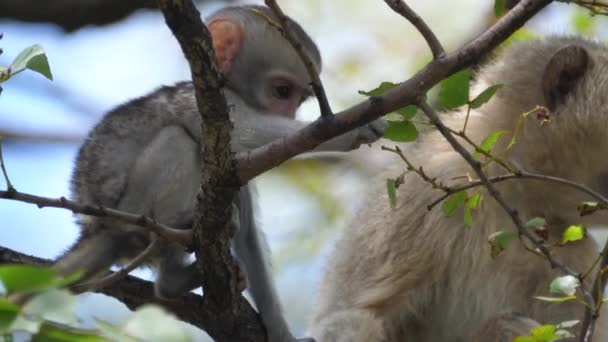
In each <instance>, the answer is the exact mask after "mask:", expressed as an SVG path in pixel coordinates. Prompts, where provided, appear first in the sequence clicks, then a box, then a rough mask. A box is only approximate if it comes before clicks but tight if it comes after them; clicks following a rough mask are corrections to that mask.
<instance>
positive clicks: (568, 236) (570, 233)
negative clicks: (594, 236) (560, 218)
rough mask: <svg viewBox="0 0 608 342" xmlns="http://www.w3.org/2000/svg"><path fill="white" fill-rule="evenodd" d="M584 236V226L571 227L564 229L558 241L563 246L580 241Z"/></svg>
mask: <svg viewBox="0 0 608 342" xmlns="http://www.w3.org/2000/svg"><path fill="white" fill-rule="evenodd" d="M586 234H587V230H586V229H585V227H584V226H579V225H571V226H570V227H568V228H566V230H565V231H564V233H563V234H562V240H561V241H560V243H561V244H562V245H563V244H565V243H568V242H574V241H578V240H582V239H583V238H584V237H585V235H586Z"/></svg>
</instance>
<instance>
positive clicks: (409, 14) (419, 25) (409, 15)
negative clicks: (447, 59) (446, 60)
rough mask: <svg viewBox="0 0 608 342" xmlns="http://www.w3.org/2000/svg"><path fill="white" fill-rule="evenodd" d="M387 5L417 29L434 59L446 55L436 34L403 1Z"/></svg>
mask: <svg viewBox="0 0 608 342" xmlns="http://www.w3.org/2000/svg"><path fill="white" fill-rule="evenodd" d="M384 2H386V4H387V5H388V6H389V7H390V8H391V9H392V10H393V11H395V12H397V13H399V14H400V15H401V16H403V17H404V18H405V19H407V20H408V21H409V22H410V23H412V25H414V27H416V29H417V30H418V32H420V34H421V35H422V37H423V38H424V40H426V43H427V44H428V46H429V48H430V49H431V52H432V53H433V59H439V58H441V57H443V56H444V55H445V50H444V49H443V46H442V45H441V43H440V42H439V39H437V36H435V33H434V32H433V31H432V30H431V29H430V28H429V27H428V25H427V24H426V23H425V22H424V20H422V18H420V16H418V14H416V12H414V10H412V9H411V8H410V7H409V6H408V5H407V4H406V3H405V1H403V0H384Z"/></svg>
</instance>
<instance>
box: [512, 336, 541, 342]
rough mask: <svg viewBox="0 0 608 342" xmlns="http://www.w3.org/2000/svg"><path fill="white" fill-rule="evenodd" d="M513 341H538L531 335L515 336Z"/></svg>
mask: <svg viewBox="0 0 608 342" xmlns="http://www.w3.org/2000/svg"><path fill="white" fill-rule="evenodd" d="M513 342H538V341H537V340H536V339H535V338H534V337H532V336H517V337H516V338H515V339H514V340H513Z"/></svg>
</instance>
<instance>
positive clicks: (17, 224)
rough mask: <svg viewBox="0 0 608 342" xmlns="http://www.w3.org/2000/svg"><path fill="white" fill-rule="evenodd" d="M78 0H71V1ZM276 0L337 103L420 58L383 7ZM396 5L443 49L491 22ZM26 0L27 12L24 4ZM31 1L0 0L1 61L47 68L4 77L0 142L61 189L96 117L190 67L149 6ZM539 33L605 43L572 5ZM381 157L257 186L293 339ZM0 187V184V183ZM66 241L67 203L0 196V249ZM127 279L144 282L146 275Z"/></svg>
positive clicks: (58, 247)
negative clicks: (120, 9)
mask: <svg viewBox="0 0 608 342" xmlns="http://www.w3.org/2000/svg"><path fill="white" fill-rule="evenodd" d="M53 2H54V1H46V2H44V3H45V5H44V6H46V7H48V6H52V3H53ZM97 2H99V1H97ZM108 2H109V3H110V2H113V1H110V0H108ZM57 3H58V4H60V3H69V1H67V2H63V1H57ZM74 3H78V1H74ZM86 3H87V1H81V5H82V4H86ZM229 3H230V4H238V3H262V1H246V2H245V1H230V2H229ZM279 3H280V5H281V6H282V8H283V10H284V11H285V12H286V13H287V14H289V15H290V16H292V17H293V18H294V19H296V20H297V21H298V22H300V23H301V24H302V26H303V27H304V28H305V29H306V30H307V31H308V32H309V33H310V34H311V35H312V37H313V38H314V39H315V40H316V42H317V43H318V45H319V47H320V50H321V52H322V55H323V60H324V68H323V74H322V77H321V78H322V81H323V82H324V84H325V86H326V90H327V93H328V96H329V99H330V101H331V104H332V107H333V108H334V110H336V111H338V110H341V109H345V108H347V107H349V106H351V105H353V104H355V103H356V102H358V101H361V100H363V99H364V98H363V97H362V96H361V95H359V94H358V93H357V91H358V90H369V89H372V88H375V87H376V86H377V85H378V84H379V83H380V82H382V81H393V82H399V81H403V80H405V79H407V78H408V77H409V76H411V75H412V74H413V73H415V71H416V70H418V69H419V68H420V67H421V66H423V65H424V63H425V62H427V61H428V60H429V59H430V52H429V50H428V48H427V46H426V44H425V43H424V40H423V39H422V38H421V37H420V35H419V34H418V33H417V32H416V31H415V30H414V29H413V28H412V27H411V26H410V25H409V24H408V23H407V22H406V21H405V20H404V19H403V18H401V17H400V16H398V15H396V14H395V13H393V12H392V11H391V10H390V9H389V8H388V6H386V4H384V3H383V2H382V1H350V0H332V1H324V0H308V1H301V0H282V1H280V2H279ZM408 3H409V4H410V5H411V6H412V7H413V8H414V9H415V10H416V11H417V12H418V13H419V14H420V15H421V16H422V17H423V18H424V19H425V20H426V21H427V22H428V24H429V25H430V27H431V28H432V29H433V30H434V31H435V32H436V34H437V36H438V37H439V39H440V40H441V41H442V42H443V43H444V44H445V46H446V48H447V49H448V50H453V49H455V48H457V47H459V46H460V45H461V44H463V43H465V42H467V41H469V40H470V39H472V38H473V37H474V36H475V35H476V34H477V33H479V32H481V31H482V30H483V29H484V28H486V27H488V26H489V25H491V24H492V23H493V20H494V16H493V8H492V7H493V3H494V1H491V0H452V1H449V2H446V1H438V0H435V1H428V0H427V1H422V0H418V1H409V2H408ZM447 4H449V5H447ZM28 5H29V6H32V8H31V9H28V8H27V7H26V6H28ZM39 5H40V4H39V3H38V2H37V1H21V2H20V1H14V0H0V32H3V33H4V38H3V39H2V40H0V47H1V48H2V49H3V50H4V53H3V54H2V55H1V56H0V65H8V64H10V62H11V61H12V60H13V58H14V57H15V56H16V55H17V54H18V53H19V52H20V51H21V50H22V49H23V48H25V47H27V46H30V45H32V44H40V45H42V46H43V48H44V49H45V51H46V54H47V56H48V59H49V63H50V66H51V70H52V72H53V76H54V80H53V81H52V82H51V81H48V80H47V79H45V78H44V77H42V76H41V75H39V74H36V73H32V72H26V73H23V74H21V75H19V76H17V77H15V78H14V79H11V80H10V81H9V82H7V83H5V84H3V87H4V91H3V93H2V95H1V96H0V135H1V136H3V137H4V142H3V145H2V146H3V151H4V159H5V163H6V165H7V169H8V173H9V175H10V177H11V181H12V183H13V184H14V186H15V187H16V188H17V189H18V190H20V191H23V192H30V193H34V194H37V195H42V196H50V197H59V196H67V195H69V178H70V172H71V168H72V165H73V160H74V157H75V154H76V152H77V149H78V146H79V144H80V143H81V142H82V140H83V139H84V138H85V136H86V134H87V132H88V131H89V130H90V129H91V128H92V126H93V125H94V124H95V123H96V122H97V121H98V120H99V119H100V118H101V117H102V115H103V114H104V113H105V112H107V111H108V110H110V109H112V108H113V107H115V106H117V105H118V104H120V103H122V102H125V101H128V100H130V99H132V98H134V97H138V96H141V95H144V94H146V93H148V92H150V91H152V90H154V89H155V88H157V87H159V86H161V85H167V84H173V83H175V82H177V81H180V80H185V79H189V69H188V66H187V63H186V62H185V60H184V58H183V56H182V53H181V50H180V48H179V46H178V45H177V43H176V41H175V39H174V38H173V36H172V34H171V32H170V31H169V29H168V28H167V27H166V26H165V23H164V20H163V18H162V15H161V14H160V13H159V12H158V11H156V10H153V9H142V10H136V11H133V12H132V13H130V14H128V15H126V16H125V17H124V18H123V19H120V20H117V21H115V22H112V23H109V24H105V25H101V26H91V25H89V26H83V27H80V26H79V25H78V24H74V21H76V22H77V21H78V18H77V16H78V15H79V14H78V12H77V11H74V10H64V12H61V10H60V7H57V8H56V9H55V10H56V15H57V18H59V19H58V20H57V21H58V22H63V23H64V24H63V25H62V26H63V27H62V26H60V25H57V24H55V23H26V22H24V21H21V20H24V19H27V20H30V21H31V20H35V17H36V14H37V13H38V12H37V11H48V9H40V8H36V7H38V6H39ZM198 5H199V9H200V11H201V13H202V14H203V16H206V15H207V14H209V13H210V12H211V11H213V10H214V9H217V8H218V7H220V6H223V5H226V2H219V1H199V2H198ZM40 6H42V5H40ZM11 9H12V10H11ZM17 9H20V10H21V11H22V12H19V11H18V10H17ZM47 13H51V12H47ZM53 13H55V12H53ZM15 18H17V19H15ZM63 19H65V20H63ZM65 28H67V30H66V29H65ZM549 33H578V34H583V35H587V36H591V37H596V38H598V39H603V38H604V37H605V36H606V34H607V33H608V25H606V19H604V18H601V17H598V18H594V19H591V18H590V17H589V15H588V13H587V12H585V11H584V10H582V9H580V8H577V7H575V6H568V5H564V4H558V3H556V4H553V5H551V6H549V7H548V8H547V9H546V10H545V11H544V12H543V13H542V14H541V15H539V16H538V17H536V18H535V19H534V20H533V21H531V22H530V23H529V24H528V25H527V26H526V28H525V29H524V30H523V31H521V32H520V33H519V36H520V37H527V36H532V35H545V34H549ZM317 109H318V107H317V104H316V102H315V101H314V100H310V101H308V102H307V103H305V104H304V105H303V108H302V109H301V110H300V113H299V118H300V119H302V120H313V119H314V118H315V117H316V116H317V115H318V110H317ZM390 158H392V156H391V155H388V154H387V153H382V152H380V151H379V150H378V149H377V148H376V149H374V150H371V149H370V148H369V147H367V146H364V147H363V148H362V149H361V150H359V151H357V152H355V153H352V154H349V155H348V156H341V155H329V156H319V157H318V158H300V159H298V160H296V161H294V162H291V163H288V164H286V165H285V166H283V167H281V168H279V169H277V170H273V171H271V172H268V173H267V174H265V175H263V176H261V177H259V178H258V179H257V180H256V183H257V185H258V192H259V194H260V201H259V203H260V205H259V210H258V217H259V221H260V223H261V227H262V228H263V229H264V230H265V231H266V234H267V236H268V239H269V242H270V246H271V249H272V251H273V262H274V266H275V274H276V279H277V283H278V287H279V290H280V295H281V298H282V301H283V303H284V306H285V310H286V313H287V315H288V319H289V321H290V324H291V325H292V328H293V329H294V330H295V331H296V332H297V334H298V335H301V334H303V333H304V329H305V326H306V321H307V318H308V315H309V312H310V309H311V307H312V305H314V298H315V293H316V290H317V287H318V284H319V281H320V276H321V274H322V270H323V265H324V263H325V262H324V258H325V256H326V255H327V254H328V252H329V251H330V250H331V244H332V241H333V239H335V237H336V235H337V233H338V232H339V231H340V229H341V228H342V227H343V226H344V225H345V224H347V222H348V218H349V217H350V215H351V214H352V213H353V211H354V210H356V209H357V207H358V206H360V205H361V200H362V199H363V198H365V193H366V191H367V190H368V187H369V184H368V183H367V182H366V179H367V178H368V176H370V175H372V174H373V173H374V170H375V167H376V166H377V165H378V164H380V163H381V162H382V161H383V160H385V159H390ZM0 186H1V187H3V188H4V184H3V181H0ZM76 236H77V227H76V226H75V224H74V222H73V218H72V215H71V213H70V212H68V211H66V210H59V209H42V210H41V209H38V208H36V207H35V206H33V205H29V204H24V203H18V202H11V201H0V245H2V246H6V247H9V248H12V249H15V250H18V251H20V252H23V253H27V254H32V255H36V256H40V257H45V258H55V257H56V256H57V255H58V254H59V253H60V252H61V251H62V250H64V249H65V248H67V247H68V246H69V245H70V244H71V243H72V242H73V241H74V239H75V238H76ZM596 236H597V235H596ZM136 274H137V275H139V276H141V277H143V278H147V279H150V278H151V277H153V276H152V274H151V273H150V272H149V271H147V270H138V271H137V272H136ZM79 313H80V315H81V317H82V319H83V322H84V323H85V324H88V323H89V322H91V317H93V316H94V317H98V318H101V319H105V320H109V321H112V322H120V321H121V320H124V319H125V318H126V317H128V315H129V311H128V310H127V309H126V308H125V307H124V306H123V305H122V304H121V303H119V302H118V301H116V300H114V299H112V298H109V297H105V296H103V295H96V294H86V295H83V296H81V303H80V306H79ZM192 334H193V336H195V338H196V340H197V341H204V340H205V337H204V334H203V333H201V332H199V331H197V330H196V329H194V328H192Z"/></svg>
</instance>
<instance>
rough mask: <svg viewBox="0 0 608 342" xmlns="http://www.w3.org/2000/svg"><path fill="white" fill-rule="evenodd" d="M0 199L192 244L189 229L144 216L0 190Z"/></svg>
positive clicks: (184, 243)
mask: <svg viewBox="0 0 608 342" xmlns="http://www.w3.org/2000/svg"><path fill="white" fill-rule="evenodd" d="M0 199H8V200H14V201H19V202H25V203H31V204H35V205H37V206H38V208H44V207H52V208H64V209H68V210H71V211H72V212H73V213H76V214H84V215H91V216H100V217H111V218H115V219H117V220H120V221H123V222H127V223H132V224H134V225H137V226H140V227H144V228H149V229H151V230H152V231H154V232H155V233H157V234H158V235H160V236H162V237H164V238H165V239H167V240H170V241H174V242H177V243H179V244H181V245H184V246H187V247H188V246H190V245H191V243H192V231H191V230H190V229H175V228H171V227H169V226H167V225H164V224H162V223H158V222H156V221H155V220H154V219H152V218H150V217H148V216H144V215H138V214H132V213H127V212H124V211H120V210H116V209H110V208H106V207H102V206H92V205H86V204H80V203H77V202H74V201H70V200H68V199H67V198H65V197H60V198H49V197H42V196H36V195H31V194H26V193H23V192H18V191H3V190H0Z"/></svg>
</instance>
